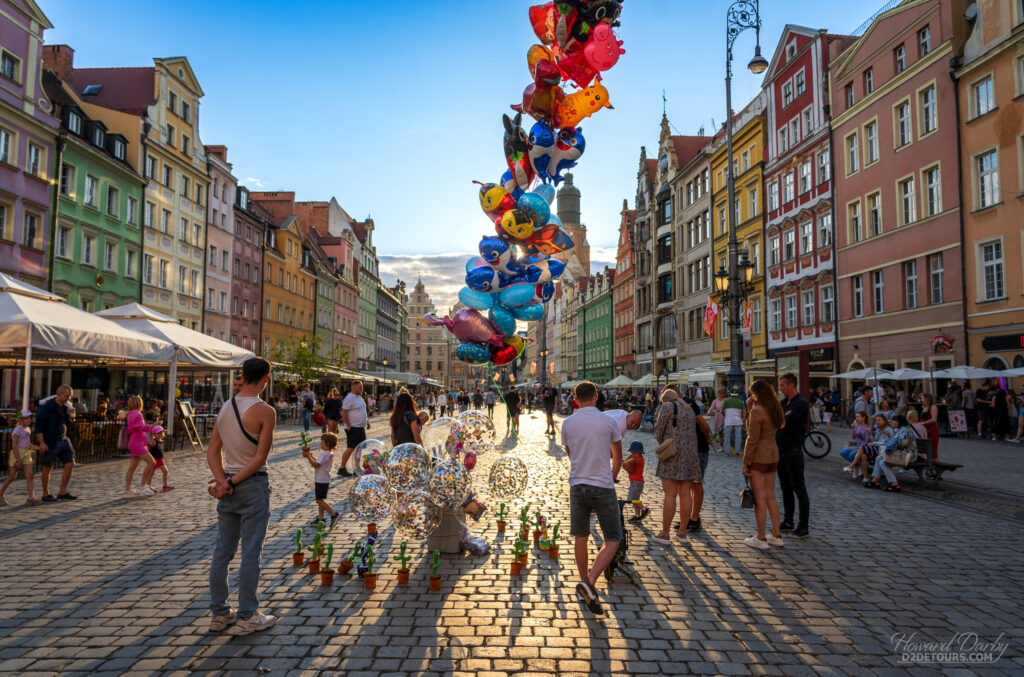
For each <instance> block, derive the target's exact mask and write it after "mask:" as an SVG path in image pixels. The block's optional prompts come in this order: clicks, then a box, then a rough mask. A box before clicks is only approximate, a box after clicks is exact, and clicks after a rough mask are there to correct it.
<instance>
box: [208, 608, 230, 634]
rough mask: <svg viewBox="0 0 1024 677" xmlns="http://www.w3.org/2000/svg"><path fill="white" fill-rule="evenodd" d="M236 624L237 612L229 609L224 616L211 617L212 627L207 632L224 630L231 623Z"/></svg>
mask: <svg viewBox="0 0 1024 677" xmlns="http://www.w3.org/2000/svg"><path fill="white" fill-rule="evenodd" d="M234 624H235V612H234V611H228V612H227V613H226V614H224V615H223V616H213V617H212V618H211V619H210V629H209V630H207V632H223V631H224V630H225V629H227V627H228V626H229V625H234Z"/></svg>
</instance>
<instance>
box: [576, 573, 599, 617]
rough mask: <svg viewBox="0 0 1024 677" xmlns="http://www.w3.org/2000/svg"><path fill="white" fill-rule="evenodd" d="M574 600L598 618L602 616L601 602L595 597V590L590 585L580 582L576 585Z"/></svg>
mask: <svg viewBox="0 0 1024 677" xmlns="http://www.w3.org/2000/svg"><path fill="white" fill-rule="evenodd" d="M576 599H578V600H579V601H581V602H583V603H584V604H586V605H587V608H588V609H590V610H591V611H592V612H593V613H595V614H597V615H598V616H601V615H603V614H604V609H603V608H602V607H601V600H600V599H599V598H598V596H597V590H594V588H593V587H592V586H591V585H590V583H587V582H585V581H580V582H579V583H577V584H576Z"/></svg>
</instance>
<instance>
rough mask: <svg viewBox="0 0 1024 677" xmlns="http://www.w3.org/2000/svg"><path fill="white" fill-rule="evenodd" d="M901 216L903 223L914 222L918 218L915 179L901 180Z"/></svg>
mask: <svg viewBox="0 0 1024 677" xmlns="http://www.w3.org/2000/svg"><path fill="white" fill-rule="evenodd" d="M899 187H900V216H901V217H902V219H903V225H904V226H905V225H907V224H910V223H913V222H914V221H916V220H917V207H916V202H915V200H914V179H913V178H910V179H906V180H905V181H900V183H899Z"/></svg>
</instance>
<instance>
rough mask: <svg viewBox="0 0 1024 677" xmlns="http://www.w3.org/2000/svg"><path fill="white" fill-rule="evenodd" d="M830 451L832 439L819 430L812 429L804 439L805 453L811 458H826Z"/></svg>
mask: <svg viewBox="0 0 1024 677" xmlns="http://www.w3.org/2000/svg"><path fill="white" fill-rule="evenodd" d="M830 451H832V440H830V439H829V438H828V435H826V434H825V433H823V432H821V431H819V430H812V431H811V433H810V434H809V435H808V436H807V439H805V440H804V453H806V454H807V455H808V456H810V457H811V458H824V457H825V456H827V455H828V452H830Z"/></svg>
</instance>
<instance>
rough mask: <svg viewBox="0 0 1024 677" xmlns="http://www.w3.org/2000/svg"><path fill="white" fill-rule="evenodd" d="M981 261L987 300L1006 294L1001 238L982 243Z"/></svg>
mask: <svg viewBox="0 0 1024 677" xmlns="http://www.w3.org/2000/svg"><path fill="white" fill-rule="evenodd" d="M981 263H982V275H983V283H984V285H985V295H984V296H985V300H986V301H993V300H995V299H1001V298H1003V297H1004V296H1005V287H1004V286H1003V243H1002V241H1000V240H996V241H994V242H987V243H985V244H983V245H981Z"/></svg>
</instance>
